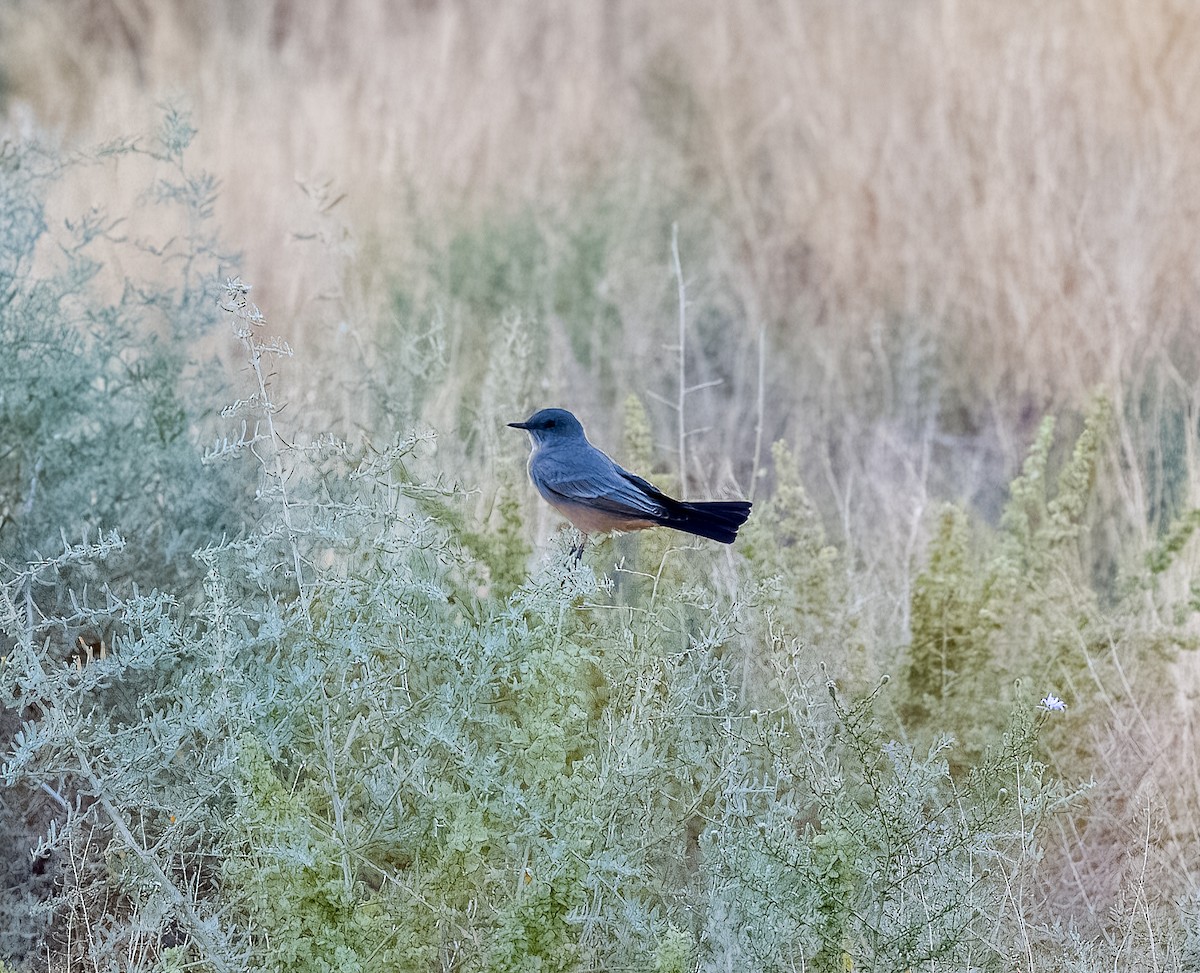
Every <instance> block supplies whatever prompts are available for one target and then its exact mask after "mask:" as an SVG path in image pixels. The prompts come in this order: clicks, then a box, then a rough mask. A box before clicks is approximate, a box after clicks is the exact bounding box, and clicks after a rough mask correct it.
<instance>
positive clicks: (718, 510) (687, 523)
mask: <svg viewBox="0 0 1200 973" xmlns="http://www.w3.org/2000/svg"><path fill="white" fill-rule="evenodd" d="M750 506H751V505H750V501H748V500H710V501H708V502H705V503H685V502H684V501H682V500H675V501H673V502H672V504H671V506H670V507H669V508H668V512H667V513H666V514H665V515H663V517H662V519H660V520H659V523H660V524H662V525H663V526H664V527H670V528H671V529H672V530H681V531H683V532H684V533H687V534H696V535H697V536H699V537H707V538H709V539H710V540H714V541H720V542H721V543H722V544H732V543H733V539H734V538H735V537H737V532H738V528H739V527H741V526H742V524H744V523H745V522H746V518H747V517H749V516H750Z"/></svg>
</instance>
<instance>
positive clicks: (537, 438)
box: [509, 409, 586, 446]
mask: <svg viewBox="0 0 1200 973" xmlns="http://www.w3.org/2000/svg"><path fill="white" fill-rule="evenodd" d="M509 425H510V426H512V427H513V428H514V429H524V430H525V431H526V432H527V433H529V437H530V438H531V439H532V440H533V444H534V445H535V446H541V445H543V444H545V443H551V442H569V441H570V440H573V439H585V438H586V437H585V436H584V434H583V426H581V425H580V424H579V420H578V419H576V418H575V417H574V416H573V415H571V413H569V412H568V411H567V410H566V409H542V410H541V411H539V412H535V413H534V414H533V415H531V416H530V417H529V418H528V419H526V420H525V421H524V422H510V423H509Z"/></svg>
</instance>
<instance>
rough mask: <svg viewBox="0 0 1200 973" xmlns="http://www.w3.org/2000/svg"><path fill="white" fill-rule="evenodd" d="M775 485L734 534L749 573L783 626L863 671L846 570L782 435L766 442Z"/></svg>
mask: <svg viewBox="0 0 1200 973" xmlns="http://www.w3.org/2000/svg"><path fill="white" fill-rule="evenodd" d="M771 455H772V458H773V459H774V466H775V490H774V492H773V493H772V495H771V496H770V497H769V498H768V499H767V500H766V501H765V502H763V503H759V504H757V505H756V506H755V509H754V514H753V516H752V517H751V518H750V520H749V521H748V522H747V523H746V526H745V527H744V528H743V529H742V532H741V534H740V546H741V550H742V553H743V554H744V555H745V558H746V561H747V564H748V566H749V568H750V575H751V577H753V578H759V579H764V580H766V581H767V583H768V584H767V587H766V588H765V589H764V594H763V596H762V598H763V603H764V607H765V609H766V611H767V612H769V613H770V616H771V618H772V621H773V622H776V623H777V624H778V626H779V627H780V628H781V629H782V631H783V632H784V633H786V634H788V635H790V636H792V637H796V638H799V639H801V640H802V641H803V642H804V643H806V644H808V645H811V646H813V647H814V648H815V649H816V650H817V651H818V653H819V654H820V657H821V658H835V659H845V660H846V663H843V665H844V666H845V668H846V669H847V670H848V671H847V672H845V673H843V675H851V674H853V675H854V676H855V677H858V678H861V677H862V675H863V669H864V660H863V658H862V652H861V646H860V645H858V644H857V638H856V632H855V620H854V618H853V615H852V614H851V612H850V611H849V609H848V606H849V603H850V600H851V599H850V598H849V592H848V591H847V588H846V570H845V565H844V563H843V559H842V557H841V555H840V553H839V552H838V550H837V548H835V547H833V546H832V545H830V544H829V543H828V542H827V541H826V538H825V528H824V526H823V525H822V523H821V518H820V517H819V515H818V514H817V511H816V508H815V507H814V506H813V503H812V501H811V500H810V499H809V496H808V492H807V491H806V490H805V489H804V485H803V484H802V483H801V481H800V470H799V467H798V464H797V463H796V460H795V457H793V456H792V453H791V450H789V449H788V447H787V444H786V443H783V442H778V443H775V445H774V446H773V447H772V449H771Z"/></svg>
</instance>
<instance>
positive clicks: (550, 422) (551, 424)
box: [546, 419, 558, 429]
mask: <svg viewBox="0 0 1200 973" xmlns="http://www.w3.org/2000/svg"><path fill="white" fill-rule="evenodd" d="M557 421H558V420H556V419H547V420H546V428H547V429H553V428H554V423H555V422H557Z"/></svg>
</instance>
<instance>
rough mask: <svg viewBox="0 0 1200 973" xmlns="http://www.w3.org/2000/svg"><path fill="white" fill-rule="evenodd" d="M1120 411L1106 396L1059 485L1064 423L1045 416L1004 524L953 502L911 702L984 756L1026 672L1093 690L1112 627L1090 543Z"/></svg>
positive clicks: (918, 591)
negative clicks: (996, 526) (1108, 439)
mask: <svg viewBox="0 0 1200 973" xmlns="http://www.w3.org/2000/svg"><path fill="white" fill-rule="evenodd" d="M1110 411H1111V410H1110V408H1109V405H1108V402H1107V401H1106V400H1105V399H1103V398H1101V399H1097V400H1096V402H1095V404H1094V405H1093V407H1092V409H1091V411H1090V412H1089V414H1088V416H1087V418H1086V421H1085V424H1084V428H1083V432H1082V433H1081V434H1080V436H1079V439H1078V440H1077V441H1076V443H1075V445H1074V448H1073V450H1072V452H1071V455H1070V457H1069V458H1068V460H1067V461H1066V463H1064V465H1063V467H1062V470H1061V472H1060V473H1059V475H1058V478H1057V488H1056V489H1055V490H1054V491H1053V492H1051V489H1050V487H1049V480H1050V475H1049V464H1050V458H1051V452H1052V449H1053V446H1054V422H1053V421H1052V420H1050V419H1047V420H1046V421H1044V422H1043V423H1042V425H1041V427H1040V428H1039V430H1038V434H1037V437H1036V439H1035V441H1034V443H1033V446H1032V447H1031V449H1030V451H1029V455H1028V457H1027V458H1026V460H1025V463H1024V466H1023V467H1022V470H1021V474H1020V476H1018V477H1017V478H1016V479H1015V480H1014V481H1013V483H1012V486H1011V488H1010V496H1009V501H1008V504H1007V505H1006V506H1005V509H1004V514H1003V516H1002V518H1001V523H1000V531H999V533H997V534H990V533H989V532H987V531H986V530H984V529H983V528H979V529H978V530H976V531H974V532H972V531H971V529H970V527H969V525H968V522H967V518H966V515H965V514H964V513H963V512H962V511H960V510H957V509H955V508H947V509H945V510H944V511H943V512H942V515H941V517H940V519H939V522H938V527H937V530H936V532H935V534H934V536H933V538H932V540H931V541H930V546H929V552H928V555H927V563H926V565H925V567H924V568H923V569H922V570H921V572H920V573H919V574H918V576H917V578H916V580H915V581H914V583H913V587H912V594H911V602H910V623H909V627H910V633H911V641H910V645H909V652H908V658H907V666H906V670H905V688H906V695H907V698H906V700H905V701H904V703H903V705H902V707H901V711H902V714H903V715H904V716H905V718H906V719H907V720H909V721H910V725H911V726H912V727H913V728H914V729H916V728H920V727H927V728H928V729H929V731H930V732H932V733H934V734H935V735H936V734H937V733H951V734H953V735H954V736H955V737H956V738H957V739H959V740H961V741H962V742H963V743H964V745H965V747H964V753H965V754H967V755H978V754H980V753H982V751H983V749H984V748H985V747H986V745H987V741H988V740H989V739H994V737H995V735H996V733H997V732H998V731H999V730H1000V728H1001V727H1002V726H1003V724H1004V720H1005V719H1006V713H1007V711H1008V709H1009V708H1010V706H1011V705H1012V697H1011V695H1010V692H1009V687H1010V686H1012V685H1013V683H1014V680H1016V679H1017V678H1020V677H1025V678H1030V679H1032V680H1034V684H1035V685H1041V686H1046V687H1047V688H1051V687H1054V686H1059V687H1062V686H1073V687H1075V689H1076V691H1077V692H1079V691H1081V690H1082V689H1083V686H1082V684H1081V683H1080V677H1081V675H1082V674H1083V673H1084V672H1085V671H1086V670H1087V669H1088V667H1089V666H1093V667H1094V665H1095V660H1094V659H1093V658H1092V656H1091V653H1090V651H1089V649H1088V644H1089V642H1090V641H1091V640H1093V639H1100V638H1109V637H1111V623H1110V622H1108V621H1107V620H1106V619H1105V618H1104V616H1103V613H1102V612H1101V610H1100V605H1099V602H1098V596H1097V594H1096V592H1095V590H1094V588H1093V587H1092V586H1091V584H1090V583H1089V581H1090V579H1089V578H1088V576H1087V571H1086V570H1085V567H1084V563H1083V557H1082V554H1081V550H1080V546H1079V538H1080V536H1081V534H1082V532H1083V531H1084V529H1085V526H1086V516H1087V511H1088V507H1089V501H1090V498H1091V496H1092V489H1093V484H1094V482H1095V477H1096V469H1097V465H1098V463H1099V458H1100V455H1101V449H1102V446H1103V443H1104V437H1105V435H1106V430H1107V429H1108V426H1109V422H1110ZM1077 699H1078V697H1077Z"/></svg>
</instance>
